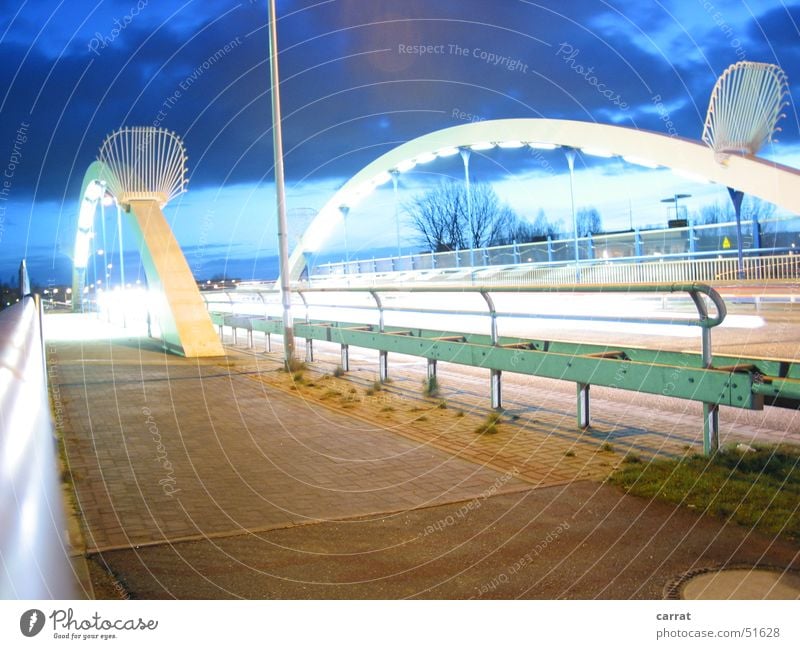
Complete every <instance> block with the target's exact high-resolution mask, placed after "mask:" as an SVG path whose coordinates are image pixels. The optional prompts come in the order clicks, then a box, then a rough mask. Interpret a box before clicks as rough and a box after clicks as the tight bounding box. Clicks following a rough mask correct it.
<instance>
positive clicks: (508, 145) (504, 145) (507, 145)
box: [497, 140, 525, 149]
mask: <svg viewBox="0 0 800 649" xmlns="http://www.w3.org/2000/svg"><path fill="white" fill-rule="evenodd" d="M497 146H499V147H500V148H501V149H521V148H522V147H523V146H525V144H524V143H523V142H520V141H519V140H508V141H506V142H498V143H497Z"/></svg>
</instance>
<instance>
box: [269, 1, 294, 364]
mask: <svg viewBox="0 0 800 649" xmlns="http://www.w3.org/2000/svg"><path fill="white" fill-rule="evenodd" d="M269 57H270V82H271V90H272V143H273V151H274V156H275V194H276V200H277V204H278V266H279V273H280V279H281V301H282V304H283V355H284V365H285V366H286V369H287V370H290V369H291V367H292V362H293V361H294V326H293V325H294V323H293V322H292V294H291V287H290V284H289V237H288V225H287V222H286V188H285V184H284V175H283V133H282V131H281V98H280V76H279V74H278V24H277V20H276V11H275V0H269Z"/></svg>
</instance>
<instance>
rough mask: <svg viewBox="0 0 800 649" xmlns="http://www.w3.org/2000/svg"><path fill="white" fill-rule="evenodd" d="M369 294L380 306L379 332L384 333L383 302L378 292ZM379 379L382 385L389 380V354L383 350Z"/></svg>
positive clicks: (379, 355)
mask: <svg viewBox="0 0 800 649" xmlns="http://www.w3.org/2000/svg"><path fill="white" fill-rule="evenodd" d="M369 294H370V295H371V296H372V299H373V300H375V304H377V305H378V331H379V332H380V333H383V332H384V329H385V327H384V318H383V302H381V296H380V295H378V293H377V291H370V292H369ZM378 378H379V379H380V382H381V383H384V382H386V380H387V379H388V378H389V352H386V351H383V350H381V351H379V352H378Z"/></svg>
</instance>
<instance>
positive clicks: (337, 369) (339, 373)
mask: <svg viewBox="0 0 800 649" xmlns="http://www.w3.org/2000/svg"><path fill="white" fill-rule="evenodd" d="M333 375H334V376H335V377H336V378H337V379H340V378H342V377H343V376H344V375H345V371H344V368H343V367H342V366H341V365H337V366H336V367H335V368H334V369H333Z"/></svg>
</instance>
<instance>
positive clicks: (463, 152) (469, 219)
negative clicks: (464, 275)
mask: <svg viewBox="0 0 800 649" xmlns="http://www.w3.org/2000/svg"><path fill="white" fill-rule="evenodd" d="M458 151H459V153H460V154H461V160H462V162H463V163H464V187H465V191H466V194H467V223H468V224H469V233H468V235H469V236H467V245H468V246H469V265H470V266H473V267H474V266H475V250H474V248H475V245H476V243H475V242H474V241H473V239H472V237H473V232H474V229H475V228H474V224H473V223H472V191H471V189H470V185H469V156H470V153H472V152H471V151H470V150H469V149H468V148H467V147H463V146H462V147H461V148H459V150H458Z"/></svg>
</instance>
